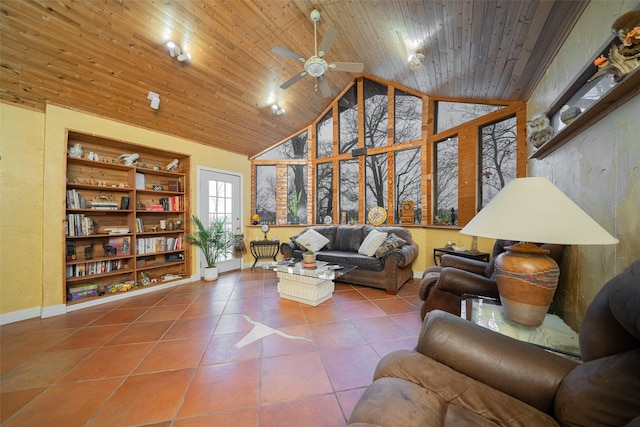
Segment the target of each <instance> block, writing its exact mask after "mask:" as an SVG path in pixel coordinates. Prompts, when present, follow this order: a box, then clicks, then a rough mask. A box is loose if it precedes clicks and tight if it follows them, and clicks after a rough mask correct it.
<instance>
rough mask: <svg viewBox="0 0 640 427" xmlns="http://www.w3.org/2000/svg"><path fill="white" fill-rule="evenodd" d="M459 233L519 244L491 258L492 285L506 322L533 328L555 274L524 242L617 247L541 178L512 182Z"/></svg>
mask: <svg viewBox="0 0 640 427" xmlns="http://www.w3.org/2000/svg"><path fill="white" fill-rule="evenodd" d="M460 233H462V234H468V235H472V236H481V237H488V238H492V239H504V240H517V241H520V242H522V243H519V244H516V245H513V246H509V247H507V248H506V249H507V250H506V252H504V253H502V254H500V255H499V256H498V257H496V259H495V269H496V282H497V285H498V293H499V294H500V300H501V301H502V305H503V306H504V313H505V316H506V317H507V319H510V320H512V321H514V322H517V323H521V324H524V325H532V326H533V325H540V324H541V323H542V322H543V320H544V317H545V314H546V312H547V310H548V309H549V306H550V305H551V301H552V299H553V295H554V293H555V291H556V287H557V284H558V277H559V275H560V270H559V268H558V265H557V264H556V263H555V261H553V260H552V259H551V258H549V257H548V256H547V254H548V253H549V251H547V250H545V249H541V248H540V247H538V246H537V245H535V244H532V243H526V242H541V243H553V244H560V245H604V244H615V243H618V239H616V238H614V237H613V236H611V235H610V234H609V233H608V232H607V231H606V230H605V229H603V228H602V227H601V226H600V225H599V224H598V223H596V222H595V221H594V220H593V219H592V218H591V217H589V215H587V214H586V213H585V212H584V211H583V210H582V209H580V207H578V206H577V205H576V204H575V203H574V202H573V201H572V200H571V199H569V198H568V197H567V196H565V195H564V194H563V193H562V192H561V191H560V190H559V189H558V188H557V187H555V186H554V185H553V184H552V183H551V182H550V181H549V180H548V179H547V178H544V177H530V178H517V179H514V180H513V181H511V182H510V183H508V184H507V185H506V186H505V187H504V188H503V189H502V190H501V191H500V192H499V193H498V194H497V195H496V196H495V197H494V198H493V199H492V200H491V202H489V204H488V205H487V206H485V207H484V208H483V209H482V210H481V211H480V212H479V213H478V214H477V215H476V216H475V217H474V218H473V219H472V220H471V221H470V222H469V223H468V224H467V225H466V226H465V227H464V228H463V229H462V230H461V231H460Z"/></svg>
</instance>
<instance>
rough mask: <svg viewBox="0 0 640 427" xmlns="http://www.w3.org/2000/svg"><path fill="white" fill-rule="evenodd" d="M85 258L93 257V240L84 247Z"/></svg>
mask: <svg viewBox="0 0 640 427" xmlns="http://www.w3.org/2000/svg"><path fill="white" fill-rule="evenodd" d="M84 259H93V240H92V241H91V243H90V244H89V246H87V247H86V248H84Z"/></svg>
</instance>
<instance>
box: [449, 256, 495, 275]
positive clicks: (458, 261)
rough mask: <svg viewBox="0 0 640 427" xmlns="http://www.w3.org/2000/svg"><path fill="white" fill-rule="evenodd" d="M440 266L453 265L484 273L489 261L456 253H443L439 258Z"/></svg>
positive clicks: (461, 268) (472, 271)
mask: <svg viewBox="0 0 640 427" xmlns="http://www.w3.org/2000/svg"><path fill="white" fill-rule="evenodd" d="M440 266H442V267H455V268H458V269H460V270H465V271H469V272H471V273H475V274H481V275H483V276H484V275H485V272H486V271H487V267H488V266H489V263H488V262H486V261H480V260H477V259H470V258H462V257H459V256H456V255H450V254H444V255H442V257H441V258H440Z"/></svg>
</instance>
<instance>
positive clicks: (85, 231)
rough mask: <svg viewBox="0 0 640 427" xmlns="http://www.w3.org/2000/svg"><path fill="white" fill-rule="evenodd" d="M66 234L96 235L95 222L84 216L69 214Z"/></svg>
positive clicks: (66, 222)
mask: <svg viewBox="0 0 640 427" xmlns="http://www.w3.org/2000/svg"><path fill="white" fill-rule="evenodd" d="M65 234H66V235H67V236H90V235H92V234H95V222H94V221H93V219H91V218H89V217H88V216H84V214H67V219H66V221H65Z"/></svg>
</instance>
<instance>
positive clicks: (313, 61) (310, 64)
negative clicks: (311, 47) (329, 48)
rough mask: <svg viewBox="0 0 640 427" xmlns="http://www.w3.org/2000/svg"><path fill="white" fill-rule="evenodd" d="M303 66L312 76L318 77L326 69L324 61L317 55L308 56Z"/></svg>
mask: <svg viewBox="0 0 640 427" xmlns="http://www.w3.org/2000/svg"><path fill="white" fill-rule="evenodd" d="M304 68H305V70H306V71H307V73H308V74H309V75H310V76H312V77H320V76H321V75H323V74H324V73H325V72H326V71H327V65H326V62H325V61H324V60H323V59H321V58H318V57H317V56H312V57H311V58H309V60H308V61H307V63H306V64H305V67H304Z"/></svg>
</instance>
